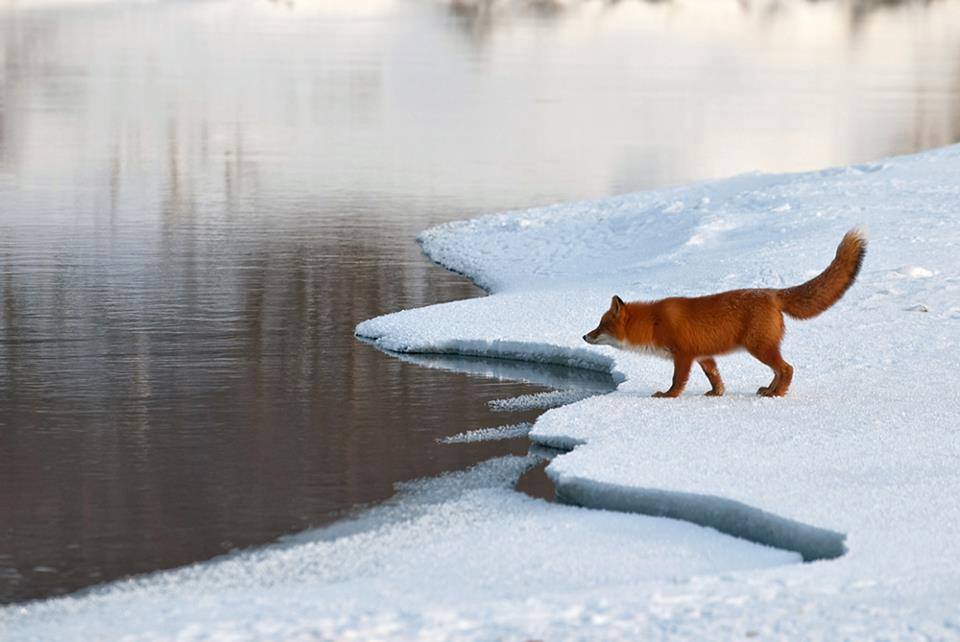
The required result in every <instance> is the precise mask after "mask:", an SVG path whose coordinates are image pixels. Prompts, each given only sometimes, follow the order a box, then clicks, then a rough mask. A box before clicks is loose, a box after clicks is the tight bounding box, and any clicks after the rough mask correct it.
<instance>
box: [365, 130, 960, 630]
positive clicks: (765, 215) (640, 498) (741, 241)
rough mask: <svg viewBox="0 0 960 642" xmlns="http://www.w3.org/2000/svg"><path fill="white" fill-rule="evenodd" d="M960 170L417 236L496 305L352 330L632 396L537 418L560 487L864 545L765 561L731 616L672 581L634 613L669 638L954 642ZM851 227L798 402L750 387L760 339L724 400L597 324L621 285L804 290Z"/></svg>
mask: <svg viewBox="0 0 960 642" xmlns="http://www.w3.org/2000/svg"><path fill="white" fill-rule="evenodd" d="M958 176H960V146H953V147H948V148H944V149H940V150H934V151H931V152H926V153H922V154H917V155H913V156H908V157H901V158H895V159H890V160H886V161H883V162H879V163H873V164H869V165H860V166H853V167H845V168H833V169H827V170H822V171H815V172H807V173H801V174H791V175H776V176H772V175H746V176H739V177H734V178H731V179H727V180H723V181H717V182H709V183H702V184H696V185H692V186H688V187H682V188H674V189H666V190H659V191H652V192H646V193H641V194H631V195H626V196H619V197H615V198H608V199H604V200H600V201H593V202H586V203H577V204H567V205H555V206H551V207H546V208H542V209H537V210H532V211H523V212H509V213H505V214H498V215H494V216H487V217H484V218H480V219H476V220H471V221H462V222H455V223H450V224H447V225H443V226H440V227H437V228H434V229H431V230H427V231H426V232H424V233H423V234H422V235H421V237H420V242H421V244H422V246H423V248H424V251H425V252H426V253H427V254H428V255H429V256H431V257H432V258H433V259H434V260H436V261H438V262H439V263H441V264H443V265H445V266H447V267H449V268H450V269H452V270H456V271H458V272H460V273H463V274H466V275H469V276H470V277H472V278H474V279H475V280H476V281H477V282H478V283H479V284H480V285H482V286H483V287H484V288H486V289H487V290H488V291H489V292H491V293H492V294H491V296H488V297H485V298H483V299H475V300H470V301H461V302H456V303H449V304H446V305H442V306H433V307H429V308H424V309H417V310H407V311H403V312H398V313H396V314H392V315H388V316H386V317H381V318H378V319H373V320H371V321H367V322H365V323H362V324H360V325H359V326H358V328H357V332H358V334H360V335H362V336H365V337H368V338H369V339H371V340H374V341H375V342H376V343H377V344H378V345H382V346H384V347H388V348H389V349H391V350H398V351H409V352H430V351H435V350H436V351H442V352H456V351H457V350H458V349H459V348H460V346H463V348H464V349H465V351H466V352H468V353H470V354H486V355H488V356H497V355H499V354H503V353H509V354H510V356H511V357H513V358H518V357H520V356H522V353H524V352H526V353H527V355H528V358H529V359H531V360H535V361H540V362H556V363H568V364H576V363H579V364H580V365H582V366H585V367H591V368H598V369H601V368H604V367H607V368H609V370H610V372H611V373H613V374H614V376H615V378H616V380H617V381H619V382H621V383H620V385H619V387H618V389H617V390H616V391H615V392H613V393H611V394H607V395H602V396H594V397H591V398H589V399H586V400H583V401H581V402H579V403H575V404H572V405H567V406H564V407H562V408H557V409H553V410H549V411H547V412H546V413H544V414H543V415H542V416H541V417H540V418H539V419H538V420H537V422H536V423H535V425H534V428H533V430H532V431H531V433H530V438H531V439H532V440H533V441H534V442H536V443H540V444H544V445H548V446H552V447H557V448H563V449H572V450H571V452H569V453H567V454H563V455H561V456H558V457H557V458H555V459H554V460H553V461H552V463H551V464H550V465H549V466H548V468H547V474H548V475H550V477H551V478H552V479H553V480H554V481H555V483H556V485H557V489H558V493H559V494H560V496H561V497H565V498H566V499H568V500H569V501H574V502H577V503H581V504H585V505H592V506H598V507H610V508H618V509H635V510H640V511H643V512H650V513H654V514H664V515H673V516H677V517H683V518H684V519H687V520H690V521H693V522H696V523H701V524H708V525H711V526H713V527H715V528H718V529H723V530H725V531H727V532H733V533H736V534H738V535H740V536H743V537H748V538H750V539H753V540H756V541H766V542H771V543H779V544H780V545H784V546H788V547H790V548H791V549H792V550H796V551H800V552H802V553H803V554H804V555H805V556H807V557H808V558H821V557H822V558H834V557H835V555H836V554H837V553H838V552H842V551H844V550H845V551H846V553H845V554H843V555H842V556H840V557H838V558H835V559H832V560H831V561H821V562H817V563H814V564H805V565H801V566H787V567H781V568H778V569H776V570H773V571H769V570H768V571H758V572H756V573H755V574H750V575H749V577H748V578H746V579H743V578H742V579H741V580H738V582H737V583H736V588H735V589H731V590H732V591H733V592H735V593H736V594H737V597H736V606H729V605H728V606H729V608H726V607H725V608H715V607H714V605H715V603H716V600H718V599H720V600H722V599H724V598H723V597H722V596H723V595H727V594H728V592H727V589H728V588H730V587H725V588H723V589H721V588H720V586H721V584H722V583H712V582H705V583H704V584H697V586H696V587H694V586H688V587H686V588H682V589H677V588H676V587H674V588H671V589H670V593H671V594H672V595H674V597H675V599H676V600H677V603H678V604H680V603H682V604H684V606H676V605H675V607H671V608H668V609H660V608H659V607H658V606H656V605H653V604H648V605H644V606H642V607H640V608H639V609H638V610H637V612H635V613H634V614H632V616H625V617H628V618H630V617H632V621H634V622H635V623H636V624H637V626H638V630H640V631H643V632H645V633H646V634H651V631H650V630H649V626H648V625H649V623H650V622H651V618H654V617H665V618H666V619H668V620H669V621H670V626H671V627H672V628H671V629H670V632H671V635H672V636H675V637H681V638H682V637H688V638H694V639H698V638H699V639H702V638H703V637H705V636H706V637H712V638H716V637H726V636H727V635H729V634H731V633H737V632H739V633H742V632H743V629H741V628H739V627H747V628H749V629H750V630H751V631H753V632H755V633H756V634H757V635H759V636H760V637H761V638H769V637H793V636H796V635H801V636H804V637H828V638H829V637H846V638H878V637H886V638H922V637H924V636H927V637H932V638H935V639H945V638H950V639H956V638H958V637H960V542H958V540H957V538H956V535H955V533H956V530H957V528H958V526H960V502H957V500H956V498H957V497H958V496H960V377H957V376H956V374H955V373H956V365H957V363H958V362H960V269H958V268H960V181H958V180H957V177H958ZM681 205H682V207H681ZM855 226H863V227H865V228H866V231H867V236H868V239H869V243H870V245H869V250H868V252H867V258H866V262H865V264H864V268H863V271H862V273H861V275H860V277H859V279H858V281H857V283H856V284H855V285H854V286H853V288H852V289H851V290H850V291H849V292H848V293H847V294H846V296H845V297H844V298H843V299H842V300H841V301H840V302H839V303H838V304H837V305H836V306H835V307H834V308H832V309H831V310H829V311H827V312H826V313H825V314H823V315H822V316H820V317H818V318H816V319H813V320H809V321H802V322H801V321H794V320H790V319H788V321H787V328H788V332H787V336H786V339H785V341H784V346H783V353H784V356H785V358H786V359H787V361H789V362H791V363H792V364H793V365H794V367H795V369H796V372H795V375H794V382H793V386H792V388H791V390H790V394H789V396H788V397H786V398H784V399H762V398H757V397H755V396H754V395H753V392H754V391H755V390H756V389H757V387H758V386H760V385H765V384H766V383H767V382H768V381H769V379H770V373H769V371H768V370H767V369H766V368H765V367H764V366H763V365H762V364H760V363H758V362H756V361H754V360H753V359H751V358H750V357H749V356H747V355H743V354H735V355H731V356H727V357H722V358H720V359H719V360H718V363H719V367H720V371H721V373H722V374H723V377H724V380H725V382H726V387H727V396H725V397H722V398H719V399H718V398H705V397H702V396H701V394H702V393H703V392H705V391H706V390H707V389H708V388H709V386H708V384H707V381H706V379H705V378H704V377H703V376H702V374H701V373H699V372H694V373H693V374H692V375H691V382H690V384H689V385H688V388H687V391H686V393H685V395H684V396H683V397H681V398H679V399H652V398H650V395H651V394H652V393H653V392H654V391H656V390H662V389H664V388H666V387H667V385H668V384H669V380H670V375H671V371H672V366H671V364H670V363H669V362H666V361H663V360H658V359H656V358H653V357H651V356H645V355H641V354H637V353H629V352H623V351H617V350H615V349H613V348H609V347H600V346H598V347H593V346H587V345H586V344H584V343H583V341H582V340H581V339H580V337H581V335H582V334H583V333H584V332H586V331H588V330H590V329H592V328H593V327H595V325H596V323H597V321H598V319H599V317H600V315H601V313H602V312H603V311H604V310H605V309H606V308H607V306H608V305H609V301H610V297H611V295H613V294H619V295H620V296H622V297H623V298H624V299H627V300H631V299H634V300H635V299H646V300H650V299H656V298H661V297H664V296H669V295H696V294H704V293H711V292H716V291H722V290H727V289H735V288H740V287H755V286H762V287H783V286H789V285H793V284H797V283H800V282H802V281H804V280H806V279H808V278H809V277H810V276H812V275H814V274H817V273H819V272H820V271H821V270H822V269H823V268H824V267H826V265H827V264H828V263H829V261H830V260H831V258H832V257H833V253H834V250H835V248H836V246H837V243H838V242H839V241H840V238H841V237H842V235H843V234H844V232H846V231H847V230H848V229H850V228H852V227H855ZM917 312H923V313H922V314H918V313H917ZM484 347H486V351H484ZM838 538H839V539H838ZM791 541H793V543H792V544H791ZM838 547H839V548H838ZM708 584H709V585H710V588H709V589H708V588H705V586H706V585H708ZM664 590H666V589H664ZM715 591H716V592H715ZM607 597H608V599H609V600H610V604H621V603H622V601H623V598H622V596H619V595H618V593H617V592H616V591H611V592H610V593H609V594H608V596H607ZM573 601H575V598H571V602H573ZM663 630H664V629H657V631H659V632H661V633H662V632H663Z"/></svg>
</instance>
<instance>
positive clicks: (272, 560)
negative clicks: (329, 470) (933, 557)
mask: <svg viewBox="0 0 960 642" xmlns="http://www.w3.org/2000/svg"><path fill="white" fill-rule="evenodd" d="M536 461H537V458H536V457H534V456H527V457H503V458H499V459H493V460H490V461H487V462H484V463H482V464H480V465H478V466H476V467H474V468H472V469H470V470H468V471H465V472H458V473H451V474H447V475H443V476H441V477H439V478H435V479H429V480H423V481H417V482H412V483H408V484H403V485H401V487H400V489H399V492H398V494H397V496H396V497H394V498H393V499H392V500H391V501H389V502H387V503H386V504H383V505H380V506H377V507H375V508H372V509H370V510H368V511H366V512H364V513H362V514H360V515H358V516H356V517H355V518H353V519H349V520H345V521H342V522H338V523H336V524H334V525H332V526H330V527H328V528H324V529H320V530H315V531H310V532H306V533H302V534H299V535H297V536H294V537H290V538H287V539H286V541H285V542H283V543H282V544H280V545H275V546H270V547H266V548H263V549H258V550H252V551H248V552H244V553H239V554H235V555H232V556H228V557H224V558H220V559H218V560H214V561H211V562H207V563H203V564H197V565H194V566H189V567H185V568H182V569H178V570H174V571H169V572H164V573H156V574H154V575H151V576H146V577H143V578H138V579H135V580H130V581H126V582H119V583H115V584H111V585H107V586H104V587H100V588H97V589H93V590H91V591H87V592H85V593H81V594H78V595H76V596H73V597H66V598H59V599H55V600H49V601H46V602H33V603H29V604H26V605H22V606H16V605H14V606H9V607H6V608H4V609H0V633H2V638H3V640H5V641H7V640H84V641H86V640H134V639H136V640H157V639H176V640H211V639H213V640H251V639H253V640H330V639H357V640H413V639H423V640H446V639H450V640H489V639H494V638H502V639H521V638H522V637H524V636H526V635H527V633H528V632H529V631H531V630H537V631H541V632H543V633H545V634H549V633H551V632H552V633H553V635H552V636H550V637H556V635H557V634H559V633H561V632H563V631H566V632H568V633H569V629H567V628H566V627H563V628H558V627H557V624H558V623H560V622H568V623H570V624H573V625H575V626H581V627H585V628H589V626H590V624H591V623H592V622H593V621H594V620H593V618H594V617H595V616H594V613H593V610H592V609H591V610H584V609H583V608H582V607H580V606H578V605H571V604H569V603H568V602H567V596H569V595H576V596H578V600H580V599H583V600H591V601H592V602H594V603H595V604H596V605H598V606H601V607H602V606H603V604H604V597H603V596H604V595H605V593H606V592H607V591H619V592H623V593H624V594H632V593H633V592H634V591H635V590H637V588H638V586H642V585H643V583H645V582H647V583H649V582H652V581H662V582H665V583H666V584H667V585H668V586H669V585H671V584H674V583H676V582H685V581H689V580H688V578H692V577H695V576H698V575H701V574H705V573H711V574H713V573H725V574H726V573H734V572H736V571H740V570H742V569H755V568H760V567H770V566H776V565H780V564H790V563H796V562H797V561H798V558H797V556H796V555H794V554H791V553H787V552H784V551H779V550H775V549H771V548H764V547H760V546H756V545H754V544H750V543H748V542H744V541H742V540H737V539H734V538H732V537H725V536H720V535H718V534H716V533H714V532H711V531H708V530H707V529H703V528H699V527H696V526H693V525H691V524H687V523H685V522H680V521H672V520H661V519H655V518H651V517H642V516H638V515H625V514H622V513H614V512H605V511H593V510H585V509H581V508H576V507H572V506H563V505H559V504H550V503H547V502H544V501H542V500H537V499H532V498H530V497H527V496H525V495H522V494H520V493H517V492H515V491H514V490H513V485H514V484H515V483H516V481H517V479H518V478H519V476H520V475H521V473H522V472H523V471H524V470H526V469H528V468H529V467H531V466H532V465H534V464H535V463H536ZM518 608H520V609H522V611H523V613H524V615H523V617H517V616H518V611H517V609H518Z"/></svg>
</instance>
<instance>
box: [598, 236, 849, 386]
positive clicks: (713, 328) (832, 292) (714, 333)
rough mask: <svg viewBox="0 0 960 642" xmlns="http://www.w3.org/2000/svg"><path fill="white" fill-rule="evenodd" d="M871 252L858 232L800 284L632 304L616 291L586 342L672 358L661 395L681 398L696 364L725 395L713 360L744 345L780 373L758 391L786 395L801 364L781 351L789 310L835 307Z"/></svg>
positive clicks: (796, 314)
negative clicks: (795, 368) (670, 374)
mask: <svg viewBox="0 0 960 642" xmlns="http://www.w3.org/2000/svg"><path fill="white" fill-rule="evenodd" d="M866 252H867V241H866V239H865V238H864V237H863V234H862V233H860V231H858V230H855V229H854V230H850V231H849V232H847V234H846V235H845V236H844V237H843V240H842V241H840V246H839V247H838V248H837V255H836V256H835V257H834V259H833V261H832V262H831V263H830V265H829V266H827V269H826V270H824V271H823V272H822V273H820V274H819V275H818V276H816V277H814V278H812V279H810V280H809V281H807V282H806V283H803V284H801V285H797V286H794V287H792V288H784V289H782V290H775V289H749V290H732V291H730V292H721V293H719V294H711V295H709V296H700V297H693V298H687V297H672V298H669V299H662V300H660V301H652V302H645V301H635V302H632V303H624V302H623V300H622V299H621V298H620V297H618V296H615V297H613V300H612V301H611V302H610V309H609V310H607V311H606V312H604V314H603V317H601V319H600V325H598V326H597V328H596V329H595V330H592V331H590V332H588V333H587V334H585V335H583V340H584V341H586V342H587V343H591V344H595V345H610V346H614V347H616V348H622V349H625V350H640V351H645V352H652V353H655V354H659V355H661V356H664V357H666V358H668V359H672V360H673V385H671V386H670V389H669V390H667V391H666V392H657V393H655V394H654V395H653V396H654V397H676V396H679V395H680V393H681V392H683V388H684V387H685V386H686V385H687V377H688V376H689V375H690V367H691V366H692V365H693V362H694V361H696V362H697V363H699V364H700V367H701V368H703V373H704V374H705V375H707V379H708V380H709V381H710V385H711V389H710V391H709V392H708V393H707V395H708V396H714V397H716V396H720V395H722V394H723V391H724V388H723V380H722V379H721V378H720V371H719V370H717V363H716V361H714V360H713V357H714V356H716V355H722V354H727V353H729V352H732V351H734V350H736V349H738V348H744V349H746V350H747V352H749V353H750V354H751V355H753V356H754V357H755V358H756V359H758V360H760V361H761V362H763V363H764V364H766V365H767V366H769V367H770V369H771V370H773V381H771V382H770V385H769V386H764V387H762V388H760V389H759V390H757V394H758V395H763V396H764V397H782V396H783V395H785V394H787V388H789V387H790V382H791V381H792V379H793V367H792V366H791V365H790V364H789V363H787V362H786V361H784V360H783V357H781V356H780V342H781V340H782V339H783V313H784V312H786V313H787V314H788V315H790V316H791V317H793V318H795V319H809V318H812V317H815V316H817V315H818V314H820V313H821V312H823V311H824V310H826V309H827V308H829V307H830V306H832V305H833V304H834V303H836V302H837V301H838V300H839V299H840V297H842V296H843V294H844V293H845V292H846V291H847V289H848V288H849V287H850V286H851V285H852V284H853V280H854V279H855V278H857V274H858V273H859V272H860V266H861V265H862V264H863V257H864V256H865V255H866Z"/></svg>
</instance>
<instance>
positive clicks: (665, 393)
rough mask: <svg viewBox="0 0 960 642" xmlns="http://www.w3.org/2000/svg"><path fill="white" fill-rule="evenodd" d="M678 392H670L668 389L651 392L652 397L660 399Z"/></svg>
mask: <svg viewBox="0 0 960 642" xmlns="http://www.w3.org/2000/svg"><path fill="white" fill-rule="evenodd" d="M678 394H679V393H677V394H674V393H672V392H670V391H669V390H668V391H667V392H655V393H653V397H654V398H655V399H662V398H664V397H676V396H678Z"/></svg>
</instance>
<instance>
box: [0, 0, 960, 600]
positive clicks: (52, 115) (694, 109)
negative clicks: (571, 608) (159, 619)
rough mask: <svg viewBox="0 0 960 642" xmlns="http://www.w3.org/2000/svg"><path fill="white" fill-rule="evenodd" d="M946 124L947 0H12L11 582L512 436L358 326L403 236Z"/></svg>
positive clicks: (850, 157)
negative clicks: (472, 432)
mask: <svg viewBox="0 0 960 642" xmlns="http://www.w3.org/2000/svg"><path fill="white" fill-rule="evenodd" d="M958 139H960V8H958V5H957V3H953V2H932V3H910V2H906V3H897V2H878V3H872V2H818V3H800V2H795V3H794V2H753V1H748V0H744V1H742V2H724V1H722V0H721V1H715V2H703V1H695V0H688V1H687V2H682V3H681V2H659V3H645V2H639V1H637V2H627V1H624V2H602V1H600V0H596V1H594V2H583V3H580V2H576V1H571V2H568V3H565V4H561V3H552V2H542V1H541V2H523V1H521V0H514V1H510V0H503V1H501V2H498V3H470V2H464V1H459V2H441V1H439V0H343V1H335V0H326V1H317V2H301V1H297V2H266V1H264V2H259V1H257V0H248V1H238V2H227V1H225V0H212V1H209V2H157V3H123V2H115V3H100V2H73V3H71V2H63V3H52V2H29V1H28V2H23V1H20V2H12V1H11V0H0V601H11V600H22V599H27V598H31V597H37V596H43V595H51V594H57V593H61V592H65V591H69V590H73V589H75V588H78V587H81V586H84V585H87V584H90V583H94V582H98V581H103V580H107V579H111V578H115V577H119V576H122V575H125V574H129V573H137V572H143V571H147V570H152V569H156V568H162V567H169V566H174V565H178V564H183V563H186V562H189V561H192V560H197V559H202V558H206V557H210V556H212V555H214V554H217V553H220V552H223V551H225V550H228V549H230V548H233V547H238V546H246V545H250V544H255V543H261V542H266V541H270V540H272V539H274V538H275V537H277V536H278V535H281V534H283V533H288V532H292V531H295V530H299V529H302V528H304V527H307V526H311V525H316V524H319V523H323V522H325V521H329V520H331V519H334V518H335V517H336V516H337V515H338V514H341V513H342V511H344V510H346V509H348V508H350V507H352V506H356V505H357V504H361V503H364V502H372V501H377V500H379V499H382V498H385V497H387V496H389V495H390V494H391V492H392V484H393V483H394V482H395V481H399V480H404V479H409V478H412V477H417V476H423V475H432V474H436V473H438V472H440V471H443V470H450V469H456V468H462V467H464V466H467V465H469V464H470V463H473V462H475V461H479V460H481V459H484V458H487V457H489V456H492V455H495V454H502V453H504V452H507V451H513V452H525V450H526V443H525V442H524V440H518V441H516V442H515V443H508V444H502V443H501V444H480V445H456V446H453V445H450V446H446V445H445V446H440V445H438V444H436V443H435V439H436V438H437V437H440V436H444V435H449V434H453V433H457V432H460V431H462V430H466V429H470V428H478V427H484V426H492V425H497V424H501V423H514V422H517V421H523V420H528V419H530V418H531V417H532V416H533V415H532V414H530V413H527V414H522V413H521V414H511V415H508V416H505V415H502V414H495V413H491V412H490V411H489V410H488V409H487V407H486V404H485V401H486V400H489V399H493V398H499V397H506V396H512V395H515V394H521V393H526V392H531V391H535V390H540V389H543V388H542V387H537V386H531V385H523V384H516V383H509V382H505V381H498V380H494V379H489V378H484V377H480V376H468V375H465V374H456V373H449V372H444V371H440V370H435V369H427V368H423V367H421V366H418V365H415V364H410V363H406V362H402V361H399V360H396V359H393V358H391V357H388V356H386V355H383V354H380V353H378V352H377V351H376V350H374V349H372V348H371V347H369V346H367V345H364V344H362V343H360V342H358V341H356V340H355V339H354V338H353V336H352V331H353V327H354V325H355V324H356V323H357V322H359V321H361V320H363V319H365V318H368V317H371V316H374V315H377V314H380V313H383V312H389V311H393V310H397V309H399V308H405V307H412V306H420V305H426V304H429V303H434V302H438V301H447V300H453V299H460V298H464V297H469V296H478V295H480V292H479V291H478V290H476V288H474V287H473V286H471V285H469V284H468V283H466V282H465V281H464V280H463V279H461V278H459V277H455V276H452V275H449V274H447V273H445V272H443V271H442V270H440V269H439V268H436V267H434V266H432V265H430V264H429V263H428V262H427V261H426V260H424V259H423V258H422V257H421V256H420V254H419V250H418V248H417V247H416V245H415V244H414V243H413V241H412V239H413V237H414V235H415V234H416V233H417V232H418V231H420V230H421V229H423V228H424V227H427V226H429V225H433V224H435V223H439V222H442V221H445V220H450V219H454V218H461V217H465V216H470V215H475V214H479V213H482V212H487V211H493V210H500V209H505V208H509V207H522V206H528V205H534V204H541V203H545V202H553V201H560V200H569V199H576V198H587V197H593V196H601V195H606V194H610V193H614V192H623V191H628V190H635V189H641V188H645V187H651V186H657V185H664V184H674V183H681V182H684V181H688V180H696V179H703V178H709V177H717V176H722V175H728V174H731V173H736V172H741V171H749V170H756V169H763V170H767V171H772V170H792V169H804V168H812V167H817V166H823V165H829V164H837V163H848V162H859V161H866V160H870V159H874V158H877V157H881V156H885V155H890V154H895V153H902V152H909V151H913V150H917V149H922V148H925V147H930V146H936V145H941V144H945V143H948V142H954V141H956V140H958ZM541 375H542V373H534V376H531V377H529V378H531V379H533V380H536V381H541V382H549V381H550V377H546V378H545V379H544V378H542V377H541ZM517 376H523V374H522V373H521V374H520V375H517ZM551 376H553V375H551ZM557 376H560V375H557ZM561 378H562V377H561ZM562 383H563V382H560V384H562ZM558 385H559V384H558Z"/></svg>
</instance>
